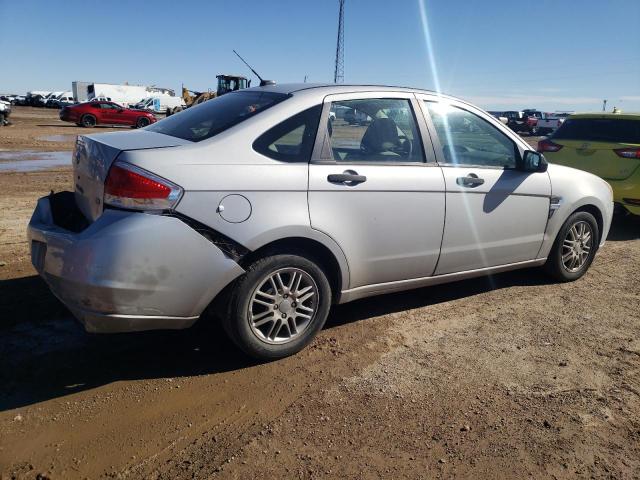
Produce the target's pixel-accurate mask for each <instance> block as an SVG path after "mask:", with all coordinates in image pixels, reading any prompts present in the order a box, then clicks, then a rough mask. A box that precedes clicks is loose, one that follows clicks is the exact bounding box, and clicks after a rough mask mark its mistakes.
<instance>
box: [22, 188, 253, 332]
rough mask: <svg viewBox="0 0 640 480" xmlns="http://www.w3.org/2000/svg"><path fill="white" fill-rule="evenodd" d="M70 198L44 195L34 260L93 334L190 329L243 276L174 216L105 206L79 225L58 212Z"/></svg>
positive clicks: (33, 238)
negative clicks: (230, 285)
mask: <svg viewBox="0 0 640 480" xmlns="http://www.w3.org/2000/svg"><path fill="white" fill-rule="evenodd" d="M69 195H73V194H72V193H70V192H63V193H62V194H56V195H53V196H49V197H43V198H41V199H40V200H38V205H37V207H36V209H35V211H34V213H33V216H32V218H31V221H30V222H29V227H28V237H29V242H30V245H31V259H32V263H33V265H34V267H35V268H36V270H37V271H38V273H39V274H40V275H41V276H42V277H43V278H44V280H45V281H46V282H47V284H48V285H49V287H50V288H51V290H52V292H53V293H54V294H55V295H56V296H57V297H58V298H59V299H60V300H61V301H62V302H63V303H64V304H65V305H66V306H67V307H68V308H69V309H70V310H71V312H72V313H73V314H74V315H75V316H76V317H77V318H78V319H79V320H80V321H81V322H82V323H83V324H84V326H85V328H86V329H87V330H88V331H91V332H105V333H110V332H129V331H139V330H154V329H179V328H186V327H189V326H191V325H192V324H193V323H194V322H195V321H196V320H197V319H198V317H199V316H200V314H201V313H202V312H203V310H204V309H205V308H206V307H207V305H208V304H209V303H210V302H211V301H212V300H213V299H214V298H215V297H216V295H217V294H218V293H219V292H220V291H222V289H223V288H224V287H226V286H227V285H228V284H229V283H230V282H231V281H233V280H234V279H235V278H236V277H238V276H239V275H241V274H242V273H244V270H243V269H242V267H241V266H240V265H238V264H237V263H236V262H235V261H234V260H232V259H231V258H229V257H228V256H227V255H225V254H224V253H223V252H222V251H221V250H220V249H218V247H216V246H215V245H214V244H213V243H212V242H210V241H208V240H207V239H206V238H205V237H203V236H202V235H200V234H199V233H198V232H196V231H195V230H193V229H192V228H191V227H189V226H188V225H187V224H185V223H184V222H182V221H181V220H179V219H177V218H174V217H170V216H162V215H153V214H147V213H138V212H126V211H119V210H105V211H104V213H103V214H102V215H101V216H100V217H99V218H98V219H97V220H96V221H95V222H94V223H92V224H90V225H88V226H84V225H79V226H76V225H75V223H77V222H74V220H73V218H74V217H73V215H65V217H64V218H61V216H60V213H59V211H60V207H59V202H65V203H67V204H68V203H73V201H72V197H71V201H70V199H69V198H70V197H69ZM73 205H75V204H74V203H73Z"/></svg>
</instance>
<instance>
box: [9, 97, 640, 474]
mask: <svg viewBox="0 0 640 480" xmlns="http://www.w3.org/2000/svg"><path fill="white" fill-rule="evenodd" d="M12 120H13V122H14V125H13V126H11V127H8V128H0V166H1V164H2V163H3V162H5V161H6V157H5V160H3V157H2V155H3V153H6V152H5V151H20V152H22V151H29V152H42V151H69V150H71V148H72V146H73V135H75V134H78V133H81V132H82V133H86V132H87V130H85V129H82V128H77V127H75V126H74V125H71V126H69V124H64V123H62V122H60V121H58V120H57V111H56V110H44V109H32V108H26V107H16V108H15V110H14V115H13V118H12ZM107 130H108V129H100V131H107ZM51 135H54V136H56V137H53V138H55V140H53V141H52V140H51V138H52V137H50V136H51ZM60 135H62V137H59V136H60ZM42 137H49V138H50V139H49V140H46V139H43V138H42ZM535 140H536V139H534V138H532V139H531V141H532V142H535ZM20 155H22V157H21V158H24V159H27V160H28V159H31V158H33V155H36V154H34V153H29V154H25V153H21V154H20ZM70 175H71V169H70V167H68V166H59V167H56V168H55V169H49V170H40V171H32V172H21V173H20V172H18V173H16V172H7V171H3V170H0V191H1V192H2V195H0V211H1V212H2V215H1V217H0V265H1V266H0V359H1V361H0V384H1V385H2V386H3V387H2V389H0V479H3V480H4V479H10V478H28V479H35V478H50V479H74V478H104V477H107V478H109V477H111V478H113V477H115V478H136V479H137V478H163V479H165V478H166V479H173V478H178V479H182V478H184V479H187V478H238V479H246V478H269V479H271V478H393V479H396V478H450V477H459V478H514V479H521V478H526V477H531V478H607V479H610V478H620V479H633V478H640V281H639V280H638V278H639V277H638V272H639V271H640V221H639V220H638V219H635V218H630V217H624V218H623V217H621V218H616V219H615V221H614V225H613V227H612V230H611V233H610V235H609V238H608V242H607V244H606V245H605V247H604V248H603V249H602V250H601V251H600V252H599V254H598V256H597V257H596V260H595V262H594V264H593V266H592V268H591V269H590V271H589V273H588V274H587V275H586V276H585V277H583V278H582V279H581V280H579V281H577V282H574V283H569V284H561V285H560V284H554V283H550V282H549V281H548V280H547V278H546V277H544V276H543V275H542V274H541V273H540V272H538V271H537V270H526V271H521V272H512V273H506V274H501V275H496V276H494V277H492V278H488V279H477V280H469V281H464V282H460V283H455V284H450V285H442V286H437V287H432V288H426V289H420V290H416V291H412V292H406V293H401V294H394V295H387V296H383V297H377V298H372V299H367V300H363V301H358V302H354V303H352V304H348V305H344V306H339V307H336V308H334V310H333V311H332V314H331V316H330V319H329V321H328V324H327V327H326V329H325V330H324V331H323V332H322V333H321V334H320V335H319V337H318V338H317V340H316V341H315V342H314V343H313V344H312V345H311V347H310V348H308V349H306V350H305V351H303V352H301V353H300V354H299V355H296V356H295V357H292V358H288V359H285V360H282V361H278V362H272V363H267V364H256V363H254V362H251V361H249V360H247V359H246V358H245V357H243V356H242V355H241V354H239V353H238V352H236V351H235V350H234V349H233V348H232V347H231V346H230V345H229V344H228V342H227V341H226V340H225V338H224V336H223V334H222V333H221V331H220V329H219V328H218V326H217V325H215V324H214V323H212V322H200V323H199V324H198V325H196V327H194V328H193V329H190V330H187V331H182V332H152V333H141V334H130V335H112V336H95V335H89V334H86V333H84V331H83V330H82V329H81V328H80V326H79V325H78V324H77V323H76V322H75V321H74V320H73V319H72V318H71V316H70V314H69V313H68V312H67V311H66V309H65V308H64V307H63V306H62V305H61V304H60V303H59V302H58V301H57V300H56V299H55V298H54V297H53V296H52V295H51V294H50V293H49V291H48V289H47V288H46V287H45V286H44V284H43V282H42V281H41V280H40V279H39V278H38V277H37V276H36V275H35V272H34V271H33V269H32V267H31V265H30V262H29V258H28V245H27V243H26V241H25V227H26V224H27V222H28V220H29V216H30V214H31V212H32V210H33V207H34V205H35V202H36V199H37V198H38V197H39V196H42V195H45V194H47V193H48V192H49V191H50V190H51V189H54V190H56V191H57V190H62V189H69V188H71V176H70Z"/></svg>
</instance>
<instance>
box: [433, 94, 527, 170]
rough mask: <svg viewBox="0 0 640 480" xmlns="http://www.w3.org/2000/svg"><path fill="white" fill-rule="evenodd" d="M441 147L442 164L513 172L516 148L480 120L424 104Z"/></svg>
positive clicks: (449, 107) (463, 112)
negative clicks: (507, 169)
mask: <svg viewBox="0 0 640 480" xmlns="http://www.w3.org/2000/svg"><path fill="white" fill-rule="evenodd" d="M425 105H426V106H427V110H428V111H429V115H430V116H431V120H432V122H433V125H434V126H435V129H436V133H437V135H438V138H439V140H440V145H441V147H442V156H443V157H444V163H447V164H452V165H474V166H486V167H498V168H516V164H517V159H518V158H519V156H520V154H519V152H518V148H517V147H516V144H515V143H514V142H513V140H511V139H510V138H509V137H507V136H506V135H505V134H504V133H502V132H501V131H500V130H498V129H497V128H496V127H494V126H493V125H491V124H490V123H489V122H487V121H486V120H483V119H482V118H480V117H479V116H477V115H475V114H473V113H471V112H468V111H467V110H463V109H461V108H458V107H454V106H453V105H448V104H446V103H438V102H430V101H425Z"/></svg>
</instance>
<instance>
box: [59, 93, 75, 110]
mask: <svg viewBox="0 0 640 480" xmlns="http://www.w3.org/2000/svg"><path fill="white" fill-rule="evenodd" d="M69 93H71V92H66V94H64V95H63V96H61V97H60V98H59V99H58V102H57V103H58V108H62V107H68V106H69V105H75V104H77V103H78V102H76V101H75V100H74V98H73V94H72V95H69Z"/></svg>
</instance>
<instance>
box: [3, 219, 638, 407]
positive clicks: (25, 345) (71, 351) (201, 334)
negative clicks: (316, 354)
mask: <svg viewBox="0 0 640 480" xmlns="http://www.w3.org/2000/svg"><path fill="white" fill-rule="evenodd" d="M639 227H640V219H638V218H635V217H629V216H625V217H616V218H615V219H614V222H613V225H612V227H611V231H610V233H609V237H608V240H612V241H622V240H634V239H638V238H640V228H639ZM549 282H550V281H549V279H548V278H547V277H546V276H545V275H544V274H543V273H542V272H541V271H540V270H539V269H527V270H519V271H514V272H505V273H501V274H498V275H492V276H488V277H481V278H476V279H470V280H464V281H459V282H455V283H451V284H445V285H436V286H432V287H426V288H421V289H416V290H411V291H407V292H401V293H394V294H388V295H381V296H377V297H370V298H366V299H362V300H358V301H355V302H352V303H349V304H345V305H336V306H334V308H332V310H331V313H330V315H329V318H328V320H327V323H326V326H325V329H332V328H336V327H339V326H342V325H346V324H349V323H353V322H359V321H366V320H367V319H369V318H373V317H377V316H381V315H386V314H390V313H395V312H401V311H405V310H411V309H416V308H424V307H429V306H431V305H437V304H440V303H443V302H449V301H453V300H456V299H459V298H463V297H469V296H474V295H478V294H481V293H484V292H488V291H491V290H496V289H501V288H509V287H514V286H536V285H545V284H548V283H549ZM0 294H1V295H2V298H0V359H2V360H1V361H0V384H1V385H2V389H0V411H4V410H8V409H13V408H18V407H22V406H26V405H32V404H34V403H38V402H42V401H45V400H49V399H53V398H59V397H63V396H66V395H69V394H72V393H76V392H79V391H83V390H89V389H92V388H96V387H100V386H103V385H107V384H109V383H113V382H116V381H121V380H140V379H154V378H171V377H182V376H198V375H208V374H213V373H221V372H227V371H233V370H240V369H243V368H247V367H250V366H253V365H256V364H258V363H259V362H256V361H254V360H252V359H250V358H248V357H246V356H245V355H243V354H242V353H241V352H239V351H238V350H237V349H236V348H235V347H234V346H233V345H232V344H231V342H230V341H229V340H228V339H227V338H226V335H225V334H224V332H223V331H222V329H221V327H220V325H219V323H218V322H212V321H200V322H198V323H197V324H196V325H195V326H194V327H193V328H191V329H188V330H183V331H158V332H141V333H132V334H114V335H95V334H88V333H86V332H85V331H84V330H83V328H82V326H81V325H80V324H79V323H78V322H77V321H75V320H74V319H73V318H72V316H71V314H70V313H69V312H68V311H67V310H66V308H65V307H64V306H63V305H62V304H61V303H60V302H59V301H58V300H57V299H56V298H55V297H54V296H53V295H52V294H51V293H50V291H49V289H48V287H47V286H46V285H45V283H44V282H43V281H42V280H41V279H40V278H39V277H38V276H35V275H34V276H30V277H26V278H19V279H13V280H2V281H0Z"/></svg>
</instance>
